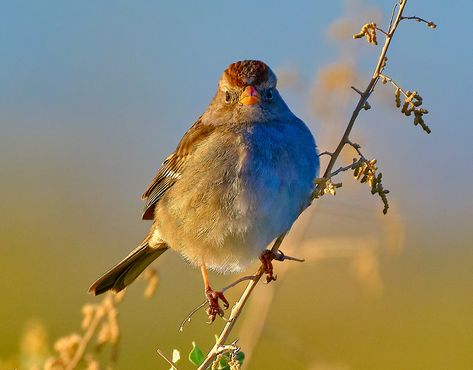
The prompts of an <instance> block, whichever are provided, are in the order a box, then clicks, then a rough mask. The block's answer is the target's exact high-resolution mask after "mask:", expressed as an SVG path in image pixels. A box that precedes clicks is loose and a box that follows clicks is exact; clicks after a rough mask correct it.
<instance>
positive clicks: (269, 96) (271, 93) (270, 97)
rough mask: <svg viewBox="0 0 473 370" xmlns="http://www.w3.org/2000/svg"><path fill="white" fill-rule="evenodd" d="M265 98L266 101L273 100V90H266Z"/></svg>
mask: <svg viewBox="0 0 473 370" xmlns="http://www.w3.org/2000/svg"><path fill="white" fill-rule="evenodd" d="M266 97H267V98H268V99H272V98H273V89H268V90H266Z"/></svg>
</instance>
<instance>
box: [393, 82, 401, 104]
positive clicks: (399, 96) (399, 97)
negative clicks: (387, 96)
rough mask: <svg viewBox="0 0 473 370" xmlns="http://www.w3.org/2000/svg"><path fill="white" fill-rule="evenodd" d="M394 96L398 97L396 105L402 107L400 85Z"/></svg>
mask: <svg viewBox="0 0 473 370" xmlns="http://www.w3.org/2000/svg"><path fill="white" fill-rule="evenodd" d="M394 96H395V97H396V107H398V108H400V107H401V89H400V88H399V87H398V88H397V89H396V92H395V93H394Z"/></svg>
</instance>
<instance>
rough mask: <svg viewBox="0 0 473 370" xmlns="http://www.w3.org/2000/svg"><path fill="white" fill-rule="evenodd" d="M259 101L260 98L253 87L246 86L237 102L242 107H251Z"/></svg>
mask: <svg viewBox="0 0 473 370" xmlns="http://www.w3.org/2000/svg"><path fill="white" fill-rule="evenodd" d="M260 100H261V96H260V94H259V93H258V91H256V89H255V88H254V87H253V86H251V85H248V86H247V87H245V90H243V92H242V93H241V95H240V99H239V102H240V103H241V104H243V105H253V104H256V103H259V101H260Z"/></svg>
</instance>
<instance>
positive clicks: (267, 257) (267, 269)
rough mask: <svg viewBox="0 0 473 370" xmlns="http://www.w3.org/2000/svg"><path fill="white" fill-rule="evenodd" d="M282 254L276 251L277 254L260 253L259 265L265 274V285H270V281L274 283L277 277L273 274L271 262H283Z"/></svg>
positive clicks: (270, 252)
mask: <svg viewBox="0 0 473 370" xmlns="http://www.w3.org/2000/svg"><path fill="white" fill-rule="evenodd" d="M284 257H285V256H284V253H283V252H281V251H278V253H274V252H273V251H271V250H268V249H267V250H265V251H264V252H263V253H261V256H260V257H259V259H260V261H261V264H262V266H263V272H264V273H265V274H267V276H266V283H270V282H271V281H276V280H277V278H278V276H277V275H275V274H274V272H273V263H272V261H273V260H276V261H284Z"/></svg>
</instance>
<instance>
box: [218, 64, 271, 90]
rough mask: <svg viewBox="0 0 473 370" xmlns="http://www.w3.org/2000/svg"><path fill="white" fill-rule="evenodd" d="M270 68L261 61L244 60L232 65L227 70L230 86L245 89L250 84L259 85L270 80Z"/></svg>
mask: <svg viewBox="0 0 473 370" xmlns="http://www.w3.org/2000/svg"><path fill="white" fill-rule="evenodd" d="M268 70H269V68H268V66H267V65H266V64H265V63H263V62H261V61H259V60H243V61H240V62H236V63H232V64H230V66H229V67H228V68H227V69H226V70H225V75H226V77H227V80H228V82H229V83H230V84H232V85H235V86H239V87H244V86H246V85H248V84H252V85H259V84H261V83H263V82H266V81H267V80H268V75H269V73H268Z"/></svg>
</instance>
